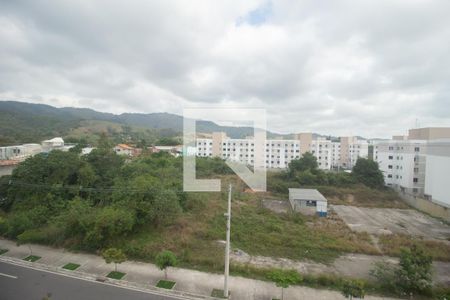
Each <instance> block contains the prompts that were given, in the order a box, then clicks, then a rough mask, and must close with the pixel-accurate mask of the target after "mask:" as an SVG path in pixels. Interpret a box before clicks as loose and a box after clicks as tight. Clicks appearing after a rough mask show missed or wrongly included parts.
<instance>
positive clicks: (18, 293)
mask: <svg viewBox="0 0 450 300" xmlns="http://www.w3.org/2000/svg"><path fill="white" fill-rule="evenodd" d="M48 294H50V295H51V296H50V299H51V300H59V299H63V300H66V299H67V300H71V299H77V300H78V299H83V300H89V299H93V300H94V299H95V300H101V299H107V300H116V299H117V300H118V299H121V300H122V299H133V300H134V299H146V300H149V299H151V300H163V299H165V300H172V299H181V298H176V297H171V296H166V295H164V296H162V295H158V294H151V293H145V292H140V291H135V290H130V289H126V288H121V287H117V286H112V285H108V284H103V283H99V282H92V281H86V280H82V279H77V278H72V277H67V276H63V275H59V274H55V273H49V272H45V271H38V270H34V269H30V268H26V267H22V266H16V265H12V264H8V263H4V262H0V300H28V299H30V300H34V299H36V300H42V299H43V298H44V297H45V296H47V295H48Z"/></svg>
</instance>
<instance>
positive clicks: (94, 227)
mask: <svg viewBox="0 0 450 300" xmlns="http://www.w3.org/2000/svg"><path fill="white" fill-rule="evenodd" d="M93 218H94V220H92V221H90V220H86V221H87V222H88V223H85V224H84V227H85V228H86V229H87V233H86V237H85V240H84V241H85V243H87V244H88V246H89V247H90V248H93V249H95V248H99V247H103V246H105V245H108V244H110V243H111V242H112V241H113V240H115V239H118V238H123V237H125V236H126V235H127V234H128V233H130V232H131V231H132V229H133V226H134V224H135V223H136V217H135V214H134V212H133V211H132V210H126V209H124V208H117V207H111V206H107V207H104V208H102V209H100V210H98V212H97V213H96V214H95V215H94V216H93Z"/></svg>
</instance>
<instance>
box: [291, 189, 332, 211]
mask: <svg viewBox="0 0 450 300" xmlns="http://www.w3.org/2000/svg"><path fill="white" fill-rule="evenodd" d="M289 202H290V203H291V207H292V210H293V211H295V212H300V213H302V214H305V215H314V214H317V215H319V216H321V217H326V216H327V199H326V198H325V197H324V196H323V195H322V194H321V193H319V191H318V190H316V189H289Z"/></svg>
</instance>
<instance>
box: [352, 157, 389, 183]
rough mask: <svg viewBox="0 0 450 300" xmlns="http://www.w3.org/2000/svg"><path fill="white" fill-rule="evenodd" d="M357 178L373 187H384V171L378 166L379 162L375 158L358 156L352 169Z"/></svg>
mask: <svg viewBox="0 0 450 300" xmlns="http://www.w3.org/2000/svg"><path fill="white" fill-rule="evenodd" d="M352 175H353V176H354V177H355V179H356V180H357V181H359V182H361V183H363V184H365V185H367V186H368V187H371V188H382V187H384V177H383V173H382V172H381V171H380V169H379V168H378V163H377V162H376V161H373V160H369V159H365V158H361V157H360V158H358V160H357V161H356V164H355V166H354V167H353V170H352Z"/></svg>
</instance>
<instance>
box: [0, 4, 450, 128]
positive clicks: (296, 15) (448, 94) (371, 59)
mask: <svg viewBox="0 0 450 300" xmlns="http://www.w3.org/2000/svg"><path fill="white" fill-rule="evenodd" d="M449 12H450V1H448V0H442V1H438V0H436V1H431V0H404V1H396V0H377V1H363V0H357V1H356V0H353V1H336V0H333V1H317V0H311V1H300V0H292V1H272V2H271V1H253V0H246V1H242V0H237V1H231V0H227V1H220V2H219V1H210V0H205V1H196V0H189V1H184V0H180V1H168V0H161V1H156V0H155V1H149V0H142V1H139V0H136V1H134V0H133V1H130V0H127V1H124V0H123V1H111V0H98V1H92V0H89V1H87V0H86V1H83V0H81V1H80V0H73V1H72V0H68V1H59V0H54V1H51V0H47V1H40V0H30V1H20V0H19V1H7V0H0V99H3V100H7V99H8V100H19V101H27V102H35V103H45V104H50V105H54V106H58V107H61V106H76V107H90V108H93V109H96V110H100V111H107V112H113V113H121V112H162V111H166V112H173V113H179V114H180V113H181V112H182V109H183V108H184V107H217V106H224V107H246V108H264V109H266V110H267V117H268V127H269V129H272V130H275V131H279V132H283V133H288V132H299V131H313V132H318V133H323V134H333V135H349V134H353V135H363V136H367V137H375V136H378V137H387V136H390V135H392V134H401V133H405V132H406V129H408V128H412V127H414V126H415V125H416V122H417V120H418V123H419V125H420V126H423V127H424V126H450V17H449V15H448V14H449Z"/></svg>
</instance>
